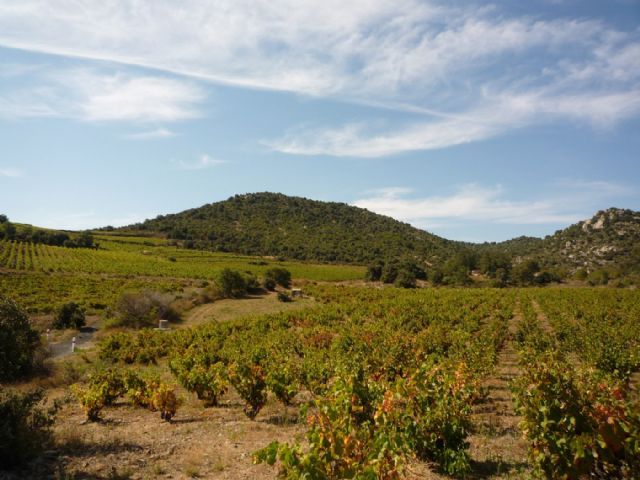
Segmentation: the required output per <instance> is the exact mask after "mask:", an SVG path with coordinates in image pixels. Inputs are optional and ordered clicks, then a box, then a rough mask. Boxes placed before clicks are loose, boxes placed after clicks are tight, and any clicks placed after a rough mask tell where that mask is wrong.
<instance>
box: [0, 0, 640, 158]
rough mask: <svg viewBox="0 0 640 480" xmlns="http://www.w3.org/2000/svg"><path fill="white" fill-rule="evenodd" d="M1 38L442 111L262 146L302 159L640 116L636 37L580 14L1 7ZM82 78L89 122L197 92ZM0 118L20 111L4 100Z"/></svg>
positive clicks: (189, 103)
mask: <svg viewBox="0 0 640 480" xmlns="http://www.w3.org/2000/svg"><path fill="white" fill-rule="evenodd" d="M456 3H458V2H456ZM43 24H45V25H47V28H42V25H43ZM0 45H2V46H6V47H13V48H21V49H27V50H32V51H38V52H47V53H52V54H58V55H67V56H72V57H80V58H88V59H94V60H96V59H97V60H106V61H110V62H117V63H119V64H126V65H136V66H142V67H151V68H153V69H156V70H162V71H166V72H172V73H178V74H180V75H185V76H190V77H192V78H194V79H198V80H204V81H212V82H219V83H224V84H232V85H237V86H242V87H248V88H260V89H275V90H283V91H291V92H296V93H302V94H307V95H313V96H322V97H332V98H338V99H342V100H347V101H351V102H357V103H363V104H367V105H372V106H373V105H377V106H381V107H386V108H391V109H398V110H406V111H410V112H414V113H415V112H425V113H429V114H430V113H433V112H442V114H441V115H438V116H437V118H438V119H437V120H425V121H420V120H416V121H414V122H412V123H410V124H406V125H405V126H404V127H403V128H397V129H393V128H388V129H387V130H386V131H380V129H372V128H371V127H370V126H366V125H361V124H352V123H348V124H346V125H343V126H342V127H336V126H335V125H331V126H317V127H316V128H314V129H313V130H309V131H299V132H297V134H296V135H294V134H290V135H287V136H286V137H284V138H282V139H278V140H271V141H269V142H268V143H269V144H270V145H271V146H272V147H273V148H274V149H276V150H280V151H283V152H287V153H295V154H328V155H336V156H343V155H344V156H364V157H375V156H383V155H389V154H393V153H397V152H403V151H408V150H425V149H432V148H444V147H448V146H451V145H458V144H461V143H467V142H474V141H480V140H484V139H487V138H491V137H494V136H496V135H501V134H503V133H505V132H508V131H510V130H512V129H513V128H519V127H521V126H527V125H532V124H540V123H548V122H567V121H571V122H574V121H578V122H586V123H587V124H589V125H592V126H595V127H596V128H612V127H614V126H615V125H616V124H617V123H618V122H621V121H624V120H626V119H629V118H632V117H635V116H637V115H638V114H639V113H640V91H639V85H640V56H639V55H638V52H639V51H640V31H638V30H632V31H618V30H616V29H614V28H612V27H610V26H609V25H606V24H605V23H603V22H601V21H596V20H589V19H578V18H559V19H555V20H542V19H540V18H535V17H528V16H513V15H509V14H507V13H505V11H503V10H501V8H500V7H499V6H491V7H477V6H474V5H473V4H467V5H466V6H452V5H451V4H450V3H445V2H439V1H436V0H430V1H428V0H353V1H351V2H343V1H340V0H309V1H305V2H300V1H298V0H251V1H249V0H220V1H216V2H206V1H201V0H185V1H183V2H181V3H180V5H177V4H176V3H175V2H172V1H169V0H155V1H153V2H151V1H147V2H144V1H133V0H111V1H109V2H102V3H96V2H95V1H93V0H5V1H4V2H2V5H0ZM71 80H73V79H71ZM85 80H86V79H85ZM85 80H83V79H82V78H79V81H80V85H79V86H78V84H77V83H76V82H73V81H72V82H71V84H70V88H74V89H79V91H80V92H81V93H82V98H81V100H82V101H81V102H80V103H79V105H78V107H79V111H80V114H81V115H82V116H83V117H84V118H86V119H89V120H100V121H103V120H127V121H137V122H152V121H162V122H165V121H174V120H180V119H185V118H193V117H194V116H197V115H198V111H197V108H196V105H197V104H198V103H199V102H201V101H202V97H203V95H202V92H201V91H199V90H198V88H196V87H195V86H194V85H193V84H191V83H189V82H179V81H178V80H169V79H160V78H155V77H135V76H123V75H116V76H111V77H104V78H96V79H95V82H87V81H85ZM89 80H90V79H89ZM87 85H88V86H87ZM491 92H500V93H499V94H495V93H491ZM5 103H7V100H6V95H5ZM27 105H30V104H29V103H27ZM55 106H56V105H54V106H53V107H52V106H51V102H41V104H38V103H36V104H31V108H30V109H27V111H30V112H32V114H38V112H40V113H41V114H43V115H45V114H51V112H49V110H48V109H51V110H53V112H59V111H60V109H59V108H54V107H55ZM3 110H4V111H5V115H7V113H6V112H7V111H9V112H13V114H18V112H17V110H18V109H16V108H15V106H14V107H12V105H11V104H10V105H9V106H6V105H5V106H3V105H2V99H0V112H2V111H3ZM472 117H475V118H472ZM314 137H317V138H314Z"/></svg>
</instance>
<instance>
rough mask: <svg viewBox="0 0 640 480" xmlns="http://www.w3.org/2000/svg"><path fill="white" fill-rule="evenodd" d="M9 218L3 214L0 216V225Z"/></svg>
mask: <svg viewBox="0 0 640 480" xmlns="http://www.w3.org/2000/svg"><path fill="white" fill-rule="evenodd" d="M8 221H9V218H8V217H7V216H6V215H5V214H0V223H7V222H8Z"/></svg>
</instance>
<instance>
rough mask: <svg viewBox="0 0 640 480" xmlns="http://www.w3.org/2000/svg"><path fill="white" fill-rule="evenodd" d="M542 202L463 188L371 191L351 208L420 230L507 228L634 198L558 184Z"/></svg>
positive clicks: (573, 218) (587, 185)
mask: <svg viewBox="0 0 640 480" xmlns="http://www.w3.org/2000/svg"><path fill="white" fill-rule="evenodd" d="M556 186H557V187H558V188H557V189H556V191H555V193H554V194H553V195H545V199H544V200H540V199H534V200H511V199H509V198H508V192H507V190H506V189H504V188H503V187H502V186H500V185H496V186H486V185H479V184H465V185H461V186H460V187H458V188H457V189H456V190H454V191H453V192H452V193H450V194H448V195H434V196H426V197H425V196H422V197H420V196H418V197H416V196H413V195H412V193H413V190H412V189H408V188H402V187H391V188H383V189H379V190H374V191H371V192H369V194H368V195H367V196H364V197H363V198H360V199H358V200H356V201H354V202H353V205H355V206H358V207H361V208H366V209H368V210H371V211H373V212H376V213H380V214H382V215H387V216H390V217H393V218H395V219H398V220H402V221H406V222H409V223H411V224H413V225H415V226H418V227H421V228H426V229H429V228H435V227H441V226H443V225H452V224H455V223H470V222H483V223H493V224H510V225H541V224H558V223H560V224H569V223H573V222H577V221H579V220H583V219H585V218H587V217H588V216H589V215H591V214H593V213H594V210H593V206H592V203H591V202H592V201H593V199H594V197H597V198H598V200H602V199H613V198H619V197H622V196H628V195H633V194H634V193H635V190H634V189H632V188H631V187H628V186H626V185H621V184H616V183H613V182H606V181H600V180H596V181H590V180H570V181H562V182H558V183H557V184H556Z"/></svg>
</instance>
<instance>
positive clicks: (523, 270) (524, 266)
mask: <svg viewBox="0 0 640 480" xmlns="http://www.w3.org/2000/svg"><path fill="white" fill-rule="evenodd" d="M539 271H540V265H539V264H538V262H537V261H536V260H533V259H529V260H525V261H523V262H520V263H519V264H517V265H516V266H515V267H513V279H514V280H515V281H516V282H518V283H519V284H521V285H531V284H532V283H534V281H535V275H536V273H538V272H539Z"/></svg>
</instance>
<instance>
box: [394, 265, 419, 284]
mask: <svg viewBox="0 0 640 480" xmlns="http://www.w3.org/2000/svg"><path fill="white" fill-rule="evenodd" d="M393 284H394V285H395V286H396V287H399V288H416V276H415V275H414V274H413V272H411V271H409V270H404V269H403V270H400V271H399V272H398V275H397V276H396V279H395V281H394V282H393Z"/></svg>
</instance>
